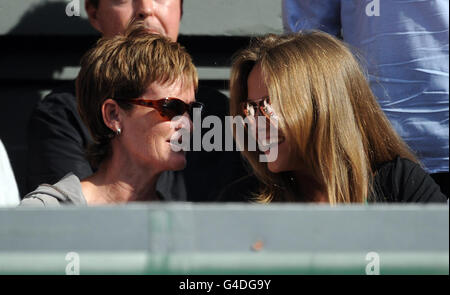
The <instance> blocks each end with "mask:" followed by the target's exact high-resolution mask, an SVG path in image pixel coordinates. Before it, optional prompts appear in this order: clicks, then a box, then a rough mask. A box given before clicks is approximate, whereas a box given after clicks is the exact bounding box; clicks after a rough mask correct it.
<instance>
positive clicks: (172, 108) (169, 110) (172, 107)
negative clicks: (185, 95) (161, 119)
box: [162, 99, 186, 120]
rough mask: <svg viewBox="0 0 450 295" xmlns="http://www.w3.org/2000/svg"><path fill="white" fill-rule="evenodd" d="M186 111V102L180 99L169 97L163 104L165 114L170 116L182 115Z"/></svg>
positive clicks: (170, 117)
mask: <svg viewBox="0 0 450 295" xmlns="http://www.w3.org/2000/svg"><path fill="white" fill-rule="evenodd" d="M184 112H186V104H185V103H184V102H183V101H181V100H179V99H168V100H166V102H165V103H164V104H163V114H162V115H163V116H165V117H167V118H169V119H170V120H171V119H172V118H173V117H176V116H181V115H183V114H184Z"/></svg>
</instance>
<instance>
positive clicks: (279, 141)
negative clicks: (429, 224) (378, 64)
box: [223, 31, 446, 204]
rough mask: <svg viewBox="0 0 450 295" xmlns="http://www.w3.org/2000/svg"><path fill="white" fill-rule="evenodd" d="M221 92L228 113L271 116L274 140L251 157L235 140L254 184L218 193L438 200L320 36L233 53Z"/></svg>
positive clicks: (279, 39)
mask: <svg viewBox="0 0 450 295" xmlns="http://www.w3.org/2000/svg"><path fill="white" fill-rule="evenodd" d="M230 97H231V104H230V112H231V115H232V116H242V117H253V118H255V116H264V117H265V118H266V119H267V122H269V123H268V124H267V126H268V125H270V124H272V123H271V122H274V121H276V122H277V128H278V129H277V130H278V136H277V137H276V138H275V139H274V138H270V136H269V138H267V140H268V141H270V144H271V145H272V146H273V145H274V144H275V145H276V146H277V150H278V156H277V157H276V159H275V160H274V161H269V162H267V163H264V162H260V155H261V154H262V153H263V152H262V151H261V149H257V150H256V151H252V150H250V149H249V148H248V145H244V151H243V155H244V157H245V158H246V159H247V161H248V162H249V164H250V166H251V168H252V170H253V172H254V175H255V177H256V178H257V180H258V183H257V184H256V183H255V182H254V181H253V180H251V179H249V178H246V179H243V180H241V181H238V182H236V183H234V184H232V185H231V186H229V187H227V188H226V189H225V190H224V192H223V194H226V195H228V197H229V195H234V196H235V197H234V199H235V200H238V199H246V200H254V201H258V202H262V203H267V202H271V201H300V202H302V201H304V202H326V203H329V204H337V203H364V202H367V201H378V202H380V201H398V202H416V201H417V202H429V201H446V198H445V197H444V195H443V194H442V193H441V192H440V189H439V187H438V186H437V185H436V184H435V183H434V181H433V180H432V178H431V177H430V176H429V175H427V174H426V172H425V171H424V170H423V169H422V168H421V166H420V163H419V162H418V160H417V159H416V157H415V156H414V154H413V153H412V152H411V151H410V150H409V148H408V146H407V145H406V144H405V143H404V142H403V141H402V139H401V138H400V137H399V136H398V135H397V134H396V132H395V131H394V129H393V128H392V126H391V125H390V123H389V121H388V119H387V117H386V116H385V115H384V113H383V112H382V110H381V109H380V107H379V105H378V103H377V101H376V98H375V97H374V95H373V94H372V92H371V90H370V87H369V85H368V83H367V80H366V77H365V75H364V74H363V71H362V68H361V66H360V64H359V63H358V61H357V59H356V58H355V57H354V55H353V53H352V52H351V50H350V49H349V48H347V46H346V45H345V44H344V43H343V42H341V41H339V40H337V39H336V38H334V37H332V36H330V35H328V34H326V33H322V32H317V31H312V32H305V33H299V34H292V35H283V36H277V35H267V36H265V37H261V38H257V39H255V40H253V42H252V43H251V45H250V46H249V47H248V48H247V49H245V50H242V51H241V52H239V53H238V54H237V55H236V56H235V58H234V62H233V65H232V73H231V79H230ZM253 127H254V128H256V130H260V128H261V126H259V127H258V126H256V127H255V126H253ZM251 128H252V126H247V129H245V130H247V132H249V129H251ZM268 133H270V132H268ZM235 137H236V133H235ZM236 140H238V139H237V138H236ZM259 147H260V145H259Z"/></svg>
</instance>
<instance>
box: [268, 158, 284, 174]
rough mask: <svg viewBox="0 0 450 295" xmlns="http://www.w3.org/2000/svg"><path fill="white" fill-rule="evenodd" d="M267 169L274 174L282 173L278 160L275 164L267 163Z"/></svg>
mask: <svg viewBox="0 0 450 295" xmlns="http://www.w3.org/2000/svg"><path fill="white" fill-rule="evenodd" d="M267 169H269V171H270V172H272V173H280V172H281V171H282V170H281V169H280V166H279V165H278V163H277V161H276V160H275V161H273V162H267Z"/></svg>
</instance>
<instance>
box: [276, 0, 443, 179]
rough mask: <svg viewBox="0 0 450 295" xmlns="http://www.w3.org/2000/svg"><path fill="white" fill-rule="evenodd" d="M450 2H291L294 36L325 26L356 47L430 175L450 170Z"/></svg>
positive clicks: (287, 8) (286, 11) (289, 28)
mask: <svg viewBox="0 0 450 295" xmlns="http://www.w3.org/2000/svg"><path fill="white" fill-rule="evenodd" d="M448 17H449V4H448V0H436V1H431V0H378V1H377V0H375V1H372V0H283V25H284V29H285V31H286V32H298V31H299V30H305V29H319V30H322V31H325V32H327V33H330V34H332V35H335V36H342V38H343V39H344V41H345V42H346V43H348V44H350V45H351V46H352V47H354V48H356V49H357V51H359V53H361V54H362V55H363V56H364V57H365V59H366V63H367V70H368V73H369V82H370V86H371V88H372V91H373V92H374V94H375V96H376V97H378V101H379V103H380V106H381V108H382V109H383V110H384V112H385V113H386V115H387V117H388V118H389V120H390V121H391V123H392V125H393V127H394V128H395V129H396V131H397V132H398V133H399V135H400V136H401V137H402V138H403V139H404V140H405V141H406V143H407V144H408V145H409V146H410V147H411V149H412V150H413V151H414V152H415V153H416V155H417V156H418V157H419V158H420V160H421V161H422V163H423V164H424V165H425V167H426V169H427V171H428V172H429V173H436V172H448V158H449V150H448V146H449V137H448V135H449V127H448V119H449V111H448V105H449V96H448V93H449V77H448V68H449V65H448V62H449V58H448V40H449V21H448Z"/></svg>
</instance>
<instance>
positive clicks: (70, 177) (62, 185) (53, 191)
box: [19, 173, 87, 207]
mask: <svg viewBox="0 0 450 295" xmlns="http://www.w3.org/2000/svg"><path fill="white" fill-rule="evenodd" d="M61 205H76V206H87V202H86V198H85V197H84V195H83V192H82V191H81V183H80V179H79V178H78V177H77V176H76V175H75V174H73V173H69V174H67V175H66V176H64V177H63V178H62V179H61V180H60V181H58V182H57V183H55V184H54V185H51V184H41V185H40V186H39V187H38V188H37V189H36V190H34V191H32V192H31V193H29V194H27V195H26V196H25V197H24V198H23V200H22V201H21V202H20V205H19V206H30V207H58V206H61Z"/></svg>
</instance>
